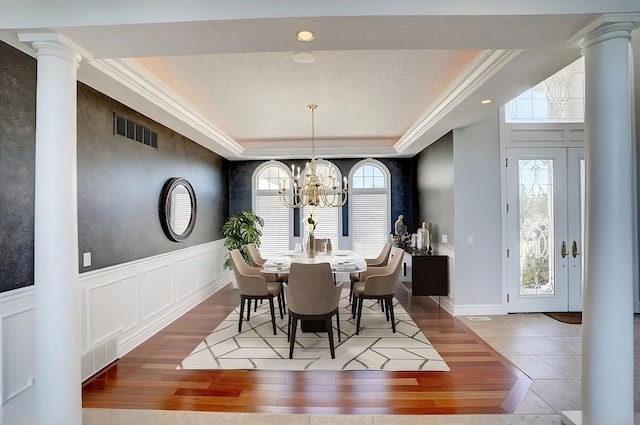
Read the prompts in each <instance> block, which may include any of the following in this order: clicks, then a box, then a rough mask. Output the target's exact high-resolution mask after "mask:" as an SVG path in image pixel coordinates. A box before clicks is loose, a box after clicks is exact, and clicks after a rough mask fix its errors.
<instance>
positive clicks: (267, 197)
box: [252, 161, 292, 257]
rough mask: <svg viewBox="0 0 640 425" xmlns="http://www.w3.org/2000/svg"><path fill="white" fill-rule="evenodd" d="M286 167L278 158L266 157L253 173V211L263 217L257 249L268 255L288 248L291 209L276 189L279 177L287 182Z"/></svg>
mask: <svg viewBox="0 0 640 425" xmlns="http://www.w3.org/2000/svg"><path fill="white" fill-rule="evenodd" d="M290 173H291V171H290V170H289V168H288V167H287V166H286V165H284V164H283V163H281V162H277V161H268V162H265V163H264V164H262V165H260V166H259V167H257V168H256V170H255V171H254V173H253V185H252V187H253V190H252V197H253V211H254V212H255V213H256V214H257V215H259V216H260V217H262V218H263V219H264V227H263V228H262V238H261V240H260V253H261V254H262V256H264V257H269V256H273V255H276V254H278V253H281V252H283V251H287V250H289V247H290V234H291V217H292V213H291V209H289V208H287V207H285V206H284V205H282V202H281V201H280V195H279V193H278V189H279V188H280V186H281V184H282V181H283V180H286V181H287V182H288V180H289V177H290V176H291V174H290Z"/></svg>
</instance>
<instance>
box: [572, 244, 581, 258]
mask: <svg viewBox="0 0 640 425" xmlns="http://www.w3.org/2000/svg"><path fill="white" fill-rule="evenodd" d="M571 255H573V258H576V257H577V256H578V255H580V253H579V252H578V244H577V243H576V241H573V243H572V244H571Z"/></svg>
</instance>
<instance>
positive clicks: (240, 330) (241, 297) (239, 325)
mask: <svg viewBox="0 0 640 425" xmlns="http://www.w3.org/2000/svg"><path fill="white" fill-rule="evenodd" d="M244 302H245V298H244V296H242V295H240V320H239V321H238V333H240V332H242V315H243V314H244Z"/></svg>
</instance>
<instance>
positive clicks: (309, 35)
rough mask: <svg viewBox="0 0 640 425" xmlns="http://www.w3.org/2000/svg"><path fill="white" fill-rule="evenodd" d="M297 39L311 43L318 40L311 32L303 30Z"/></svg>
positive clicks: (299, 32)
mask: <svg viewBox="0 0 640 425" xmlns="http://www.w3.org/2000/svg"><path fill="white" fill-rule="evenodd" d="M296 37H297V38H298V40H299V41H311V40H313V39H314V38H316V35H315V34H314V33H313V32H311V31H307V30H302V31H298V34H297V36H296Z"/></svg>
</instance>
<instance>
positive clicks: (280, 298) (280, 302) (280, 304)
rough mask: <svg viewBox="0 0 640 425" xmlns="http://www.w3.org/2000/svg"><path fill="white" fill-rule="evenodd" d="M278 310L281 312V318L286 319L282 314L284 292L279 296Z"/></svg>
mask: <svg viewBox="0 0 640 425" xmlns="http://www.w3.org/2000/svg"><path fill="white" fill-rule="evenodd" d="M278 310H280V318H281V319H284V314H283V313H282V291H280V293H279V294H278Z"/></svg>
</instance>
